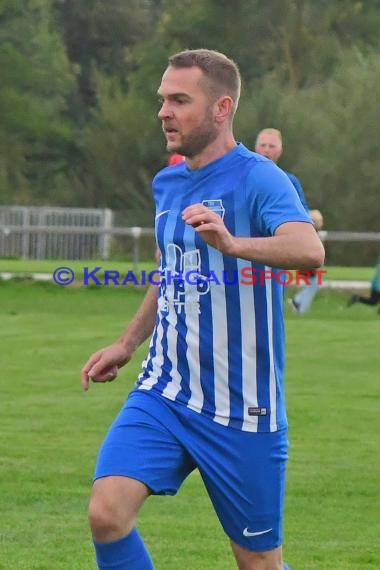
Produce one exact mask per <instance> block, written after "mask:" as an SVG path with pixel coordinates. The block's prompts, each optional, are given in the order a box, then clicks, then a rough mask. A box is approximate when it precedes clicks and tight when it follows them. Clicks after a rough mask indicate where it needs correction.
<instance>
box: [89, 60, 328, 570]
mask: <svg viewBox="0 0 380 570" xmlns="http://www.w3.org/2000/svg"><path fill="white" fill-rule="evenodd" d="M158 93H159V96H160V98H161V101H162V106H161V109H160V111H159V114H158V116H159V119H160V120H161V123H162V128H163V132H164V134H165V137H166V141H167V150H169V151H174V152H178V153H180V154H183V155H184V156H186V165H185V164H183V165H179V166H177V167H176V168H164V169H163V170H162V171H160V172H159V173H158V174H157V175H156V177H155V179H154V181H153V193H154V196H155V201H156V211H157V214H156V236H157V243H158V247H159V249H160V251H161V270H162V271H163V275H164V278H163V280H162V282H161V284H160V286H159V287H155V286H151V287H150V288H149V289H148V291H147V294H146V297H145V299H144V301H143V303H142V305H141V307H140V309H139V310H138V311H137V313H136V315H135V317H134V318H133V319H132V321H131V322H130V324H129V325H128V327H127V329H126V331H125V332H124V334H123V335H122V337H121V338H120V339H119V340H118V341H116V342H115V343H114V344H112V345H111V346H109V347H106V348H104V349H102V350H100V351H98V352H96V353H95V354H93V355H92V356H91V357H90V358H89V360H88V361H87V363H86V364H85V366H84V368H83V370H82V383H83V387H84V389H85V390H87V389H88V387H89V382H90V380H93V381H95V382H107V381H110V380H113V379H114V378H115V377H116V375H117V368H120V367H121V366H123V365H125V364H126V363H127V362H128V361H129V360H130V359H131V357H132V355H133V352H134V351H135V349H136V348H137V346H139V345H140V344H141V343H142V342H143V341H144V340H145V339H147V338H148V337H149V336H151V342H150V347H149V352H148V355H147V358H146V359H145V361H144V362H143V365H142V372H141V374H140V375H139V378H138V380H137V383H136V386H135V389H134V390H132V392H131V393H130V395H129V396H128V398H127V401H126V403H125V405H124V407H123V408H122V410H121V412H120V413H119V415H118V416H117V418H116V420H115V422H114V423H113V424H112V426H111V428H110V430H109V432H108V434H107V436H106V439H105V441H104V443H103V445H102V447H101V450H100V453H99V457H98V461H97V466H96V472H95V482H94V485H93V490H92V496H91V501H90V507H89V520H90V525H91V529H92V533H93V538H94V545H95V549H96V555H97V561H98V566H99V568H100V569H102V570H106V569H110V568H112V569H113V570H126V569H128V570H151V569H152V568H153V563H152V560H151V558H150V555H149V553H148V551H147V550H146V548H145V545H144V543H143V541H142V539H141V537H140V535H139V533H138V531H137V530H136V526H135V525H136V519H137V515H138V512H139V509H140V507H141V506H142V504H143V503H144V501H145V500H146V499H147V498H148V497H149V496H150V495H151V494H167V495H173V494H175V493H176V492H177V490H178V489H179V487H180V485H181V483H182V482H183V480H184V479H185V478H186V477H187V476H188V475H189V474H190V473H191V472H192V471H193V470H194V469H195V468H198V469H199V471H200V473H201V475H202V479H203V481H204V483H205V486H206V489H207V492H208V494H209V496H210V498H211V501H212V503H213V505H214V508H215V511H216V513H217V515H218V518H219V520H220V522H221V524H222V526H223V528H224V531H225V532H226V534H227V536H228V537H229V539H230V542H231V546H232V550H233V553H234V556H235V558H236V562H237V565H238V567H239V569H240V570H282V568H288V567H287V566H286V565H284V564H283V562H282V550H281V544H282V515H283V501H284V488H285V468H286V460H287V419H286V409H285V399H284V385H283V362H284V327H283V287H282V286H281V285H280V284H279V283H278V281H277V280H276V279H273V280H271V281H270V282H268V281H267V282H265V283H263V284H261V285H260V284H259V285H255V286H253V285H252V286H244V285H241V284H240V283H235V284H233V285H231V286H229V287H227V286H220V285H219V286H218V285H217V284H216V283H215V282H212V281H210V282H207V281H206V282H205V281H204V280H203V281H202V282H201V283H200V287H199V288H198V284H197V285H195V286H194V285H188V284H186V283H185V282H183V281H182V282H181V281H180V280H179V279H178V280H174V282H170V283H169V281H168V280H167V279H165V275H166V272H167V270H170V271H177V272H180V271H186V269H188V270H197V271H198V272H200V273H201V275H202V276H203V277H205V278H206V277H207V275H208V274H209V272H210V271H213V272H215V274H221V273H222V271H226V272H227V273H232V272H234V271H236V270H239V269H241V268H243V267H246V266H247V263H248V264H249V265H251V267H252V268H254V269H255V270H256V271H260V270H263V269H264V267H265V266H267V265H269V266H271V267H278V268H284V267H286V268H294V267H305V268H306V267H309V266H319V265H321V264H322V262H323V257H324V251H323V246H322V244H321V242H320V240H319V239H318V236H317V235H316V233H315V231H314V229H313V227H312V225H311V223H310V222H311V221H310V218H309V216H308V215H307V213H306V212H305V210H304V209H303V207H302V206H301V204H300V203H299V201H298V200H297V199H295V196H294V192H293V189H292V186H291V184H290V182H289V180H288V178H287V177H286V175H285V174H284V173H283V172H282V171H281V170H280V169H279V168H277V167H276V166H275V165H274V164H273V163H272V162H270V161H267V160H264V159H262V158H261V157H259V156H258V155H257V154H255V153H252V152H250V151H249V150H248V149H247V148H245V147H244V146H243V145H242V144H237V143H236V141H235V138H234V135H233V130H232V124H233V116H234V113H235V111H236V108H237V104H238V100H239V93H240V75H239V71H238V69H237V67H236V65H235V64H234V62H232V61H231V60H230V59H228V58H227V57H226V56H224V55H223V54H220V53H218V52H214V51H210V50H203V49H201V50H189V51H185V52H181V53H179V54H176V55H174V56H172V57H171V58H170V59H169V66H168V68H167V69H166V71H165V72H164V74H163V77H162V80H161V85H160V87H159V90H158ZM243 189H244V191H243ZM253 260H254V261H253ZM274 271H275V272H276V271H278V270H276V269H274ZM269 323H270V326H269ZM256 338H258V339H260V342H258V343H256Z"/></svg>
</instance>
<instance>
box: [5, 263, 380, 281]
mask: <svg viewBox="0 0 380 570" xmlns="http://www.w3.org/2000/svg"><path fill="white" fill-rule="evenodd" d="M62 266H66V267H70V268H71V269H72V270H73V271H74V273H75V276H76V278H77V279H80V280H81V281H83V271H84V269H83V268H84V267H88V268H89V270H92V269H94V268H95V267H101V268H102V269H101V270H100V271H99V273H97V275H102V274H103V272H104V270H105V269H109V270H116V271H119V272H120V274H121V275H123V276H124V275H125V274H126V273H127V271H128V270H129V269H136V267H134V264H133V263H132V262H130V261H126V262H122V261H111V260H99V259H98V260H93V259H92V260H81V261H71V260H62V259H61V260H39V259H25V260H24V259H5V258H0V272H3V271H6V272H11V273H12V272H14V273H53V271H54V270H55V269H57V268H58V267H62ZM155 268H156V264H155V263H154V261H153V260H149V261H141V262H140V263H139V264H138V267H137V269H138V270H139V271H141V270H142V269H145V270H146V271H152V270H153V269H155ZM324 269H327V273H326V274H325V275H324V279H334V280H335V279H345V280H351V279H353V280H359V281H361V280H363V281H370V279H371V278H372V275H373V268H372V267H328V266H327V267H325V268H324Z"/></svg>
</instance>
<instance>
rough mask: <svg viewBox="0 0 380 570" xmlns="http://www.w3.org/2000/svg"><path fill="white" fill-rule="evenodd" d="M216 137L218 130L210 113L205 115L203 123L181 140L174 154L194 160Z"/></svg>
mask: <svg viewBox="0 0 380 570" xmlns="http://www.w3.org/2000/svg"><path fill="white" fill-rule="evenodd" d="M217 137H218V130H217V128H216V126H215V124H214V121H213V117H212V115H211V114H210V113H207V114H206V116H205V119H204V121H203V122H202V123H201V124H200V125H199V126H198V127H196V128H195V129H193V131H192V132H191V133H189V134H188V135H187V136H186V137H184V138H183V140H182V142H181V144H180V145H179V147H178V148H177V149H175V152H178V153H179V154H182V155H183V156H186V157H188V158H194V156H197V155H199V154H201V152H202V151H204V149H205V148H207V147H208V146H209V145H210V144H211V143H212V142H214V140H215V139H216V138H217Z"/></svg>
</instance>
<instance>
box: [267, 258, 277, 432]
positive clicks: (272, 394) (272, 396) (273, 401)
mask: <svg viewBox="0 0 380 570" xmlns="http://www.w3.org/2000/svg"><path fill="white" fill-rule="evenodd" d="M265 270H266V271H268V272H269V271H273V269H272V268H271V267H268V266H267V265H266V266H265ZM273 282H274V280H273V279H271V280H269V281H268V280H265V290H266V298H267V318H268V350H269V401H270V411H271V415H270V422H269V423H270V427H269V429H270V431H276V430H277V398H276V395H277V394H276V392H277V386H276V372H275V369H274V360H273V352H274V338H273V300H272V283H273Z"/></svg>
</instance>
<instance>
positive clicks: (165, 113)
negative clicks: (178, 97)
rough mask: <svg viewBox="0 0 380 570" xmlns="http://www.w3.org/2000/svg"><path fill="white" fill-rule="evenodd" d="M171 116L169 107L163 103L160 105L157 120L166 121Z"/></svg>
mask: <svg viewBox="0 0 380 570" xmlns="http://www.w3.org/2000/svg"><path fill="white" fill-rule="evenodd" d="M172 116H173V113H172V111H171V110H170V105H169V104H168V103H167V102H166V101H164V102H163V103H162V105H161V109H160V110H159V111H158V118H159V119H161V120H162V119H168V118H171V117H172Z"/></svg>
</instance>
